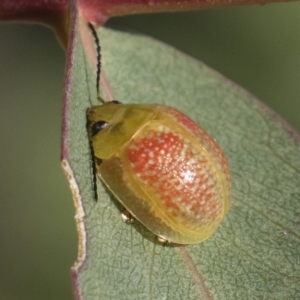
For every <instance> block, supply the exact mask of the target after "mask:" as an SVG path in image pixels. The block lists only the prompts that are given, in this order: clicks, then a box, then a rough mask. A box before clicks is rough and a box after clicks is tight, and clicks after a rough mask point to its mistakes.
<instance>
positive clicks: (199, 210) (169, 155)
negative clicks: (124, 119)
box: [127, 126, 222, 224]
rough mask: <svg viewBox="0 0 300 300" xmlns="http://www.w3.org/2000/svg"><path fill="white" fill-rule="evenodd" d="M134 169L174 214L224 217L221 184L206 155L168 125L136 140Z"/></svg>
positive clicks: (132, 155) (133, 144)
mask: <svg viewBox="0 0 300 300" xmlns="http://www.w3.org/2000/svg"><path fill="white" fill-rule="evenodd" d="M127 155H128V159H129V161H130V163H131V167H132V169H133V172H134V173H135V174H136V175H137V176H138V177H139V179H140V180H141V181H142V182H144V183H145V184H147V185H148V186H150V187H151V188H154V189H155V191H156V192H157V194H158V195H159V198H160V200H161V202H162V205H164V207H165V208H166V209H167V210H168V211H169V212H170V213H171V214H172V215H173V216H174V217H176V216H180V217H183V218H188V219H190V220H191V219H192V220H194V221H196V222H198V223H199V222H200V223H201V224H209V223H212V222H214V221H216V220H217V219H219V218H220V217H221V212H222V206H221V203H220V199H219V198H220V197H219V194H220V187H219V184H218V182H217V180H216V178H215V176H214V173H213V172H214V171H213V170H212V168H211V164H210V163H209V162H208V160H207V158H206V157H205V156H204V155H203V154H202V153H200V151H199V150H197V149H195V148H194V147H193V145H192V144H191V143H190V142H189V141H188V140H187V139H185V138H184V137H183V136H181V135H180V134H177V133H174V132H172V131H171V129H169V128H168V127H165V126H159V128H157V130H151V131H150V132H147V136H143V137H141V138H139V137H136V138H135V139H133V140H132V141H131V143H130V145H129V147H128V149H127Z"/></svg>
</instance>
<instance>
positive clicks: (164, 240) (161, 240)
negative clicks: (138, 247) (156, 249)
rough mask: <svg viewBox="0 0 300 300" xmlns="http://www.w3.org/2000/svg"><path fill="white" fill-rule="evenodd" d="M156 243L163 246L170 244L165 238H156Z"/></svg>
mask: <svg viewBox="0 0 300 300" xmlns="http://www.w3.org/2000/svg"><path fill="white" fill-rule="evenodd" d="M157 241H158V242H159V243H160V244H163V245H169V244H170V243H171V242H170V241H169V240H167V239H165V238H163V237H162V236H159V235H158V236H157Z"/></svg>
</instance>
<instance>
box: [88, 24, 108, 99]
mask: <svg viewBox="0 0 300 300" xmlns="http://www.w3.org/2000/svg"><path fill="white" fill-rule="evenodd" d="M88 26H89V28H90V30H91V32H92V35H93V37H94V40H95V44H96V51H97V73H96V74H97V76H96V87H97V99H98V100H99V101H100V102H101V103H105V101H104V100H103V99H102V98H101V97H100V92H99V81H100V73H101V47H100V43H99V38H98V35H97V31H96V30H95V28H94V26H93V25H92V24H91V23H88Z"/></svg>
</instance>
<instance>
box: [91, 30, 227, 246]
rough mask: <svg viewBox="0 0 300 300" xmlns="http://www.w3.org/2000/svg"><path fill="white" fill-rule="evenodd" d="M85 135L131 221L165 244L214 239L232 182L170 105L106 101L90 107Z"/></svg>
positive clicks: (217, 151) (202, 134)
mask: <svg viewBox="0 0 300 300" xmlns="http://www.w3.org/2000/svg"><path fill="white" fill-rule="evenodd" d="M92 31H93V27H92ZM93 34H94V36H95V35H96V32H95V31H93ZM96 38H97V36H96V37H95V40H96V41H97V40H98V38H97V39H96ZM98 57H100V54H99V55H98ZM99 73H100V71H98V72H97V74H98V76H97V82H98V81H99ZM87 130H88V135H89V139H90V142H91V147H92V149H93V154H94V156H95V163H96V169H97V174H98V176H99V178H100V179H101V181H102V182H103V183H104V184H105V185H106V187H107V188H108V189H109V190H110V191H111V192H112V193H113V194H114V196H115V197H116V198H117V199H118V201H120V203H121V204H122V205H123V206H124V207H125V208H126V209H127V210H128V212H129V213H130V215H132V216H133V217H134V218H135V219H137V220H138V221H140V222H141V223H142V224H144V225H145V227H146V228H148V229H149V230H150V231H152V232H153V233H154V234H155V235H157V236H158V237H159V238H160V240H165V241H168V242H173V243H178V244H193V243H199V242H201V241H203V240H205V239H207V238H208V237H209V236H211V235H212V233H213V232H214V231H215V230H216V228H217V227H218V226H219V224H220V222H221V221H222V219H223V218H224V216H225V214H226V212H227V211H228V208H229V205H230V193H231V176H230V170H229V166H228V163H227V160H226V158H225V156H224V154H223V152H222V150H221V148H220V147H219V145H218V144H217V143H216V142H215V141H214V139H213V138H212V137H211V136H210V135H209V134H208V133H206V131H205V130H203V129H202V128H201V127H200V126H199V125H198V124H196V123H195V122H193V121H192V120H191V119H190V118H188V117H187V116H186V115H184V114H183V113H182V112H180V111H178V110H177V109H175V108H172V107H168V106H163V105H159V104H152V105H150V104H149V105H140V104H139V105H138V104H121V103H120V102H118V101H111V102H104V103H103V104H102V105H99V106H93V107H91V108H90V109H88V111H87Z"/></svg>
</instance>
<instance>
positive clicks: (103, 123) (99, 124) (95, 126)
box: [91, 121, 108, 136]
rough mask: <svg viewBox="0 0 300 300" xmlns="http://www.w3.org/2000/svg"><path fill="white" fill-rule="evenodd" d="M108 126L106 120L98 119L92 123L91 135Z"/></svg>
mask: <svg viewBox="0 0 300 300" xmlns="http://www.w3.org/2000/svg"><path fill="white" fill-rule="evenodd" d="M107 126H108V122H106V121H98V122H96V123H94V124H93V126H92V128H91V133H92V136H94V135H96V134H97V133H98V132H99V131H101V130H103V129H104V128H106V127H107Z"/></svg>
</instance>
